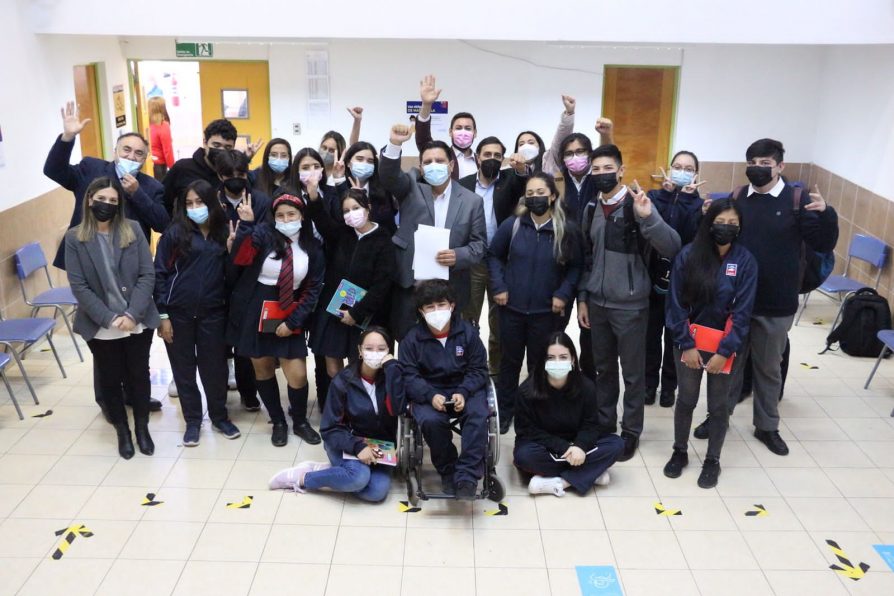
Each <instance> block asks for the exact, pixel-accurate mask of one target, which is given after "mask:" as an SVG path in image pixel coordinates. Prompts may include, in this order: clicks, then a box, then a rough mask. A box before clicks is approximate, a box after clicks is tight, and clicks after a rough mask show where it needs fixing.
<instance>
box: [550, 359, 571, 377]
mask: <svg viewBox="0 0 894 596" xmlns="http://www.w3.org/2000/svg"><path fill="white" fill-rule="evenodd" d="M543 368H544V369H545V370H546V374H548V375H549V376H550V377H551V378H553V379H557V380H561V379H564V378H565V377H567V376H568V373H570V372H571V361H569V360H547V361H546V365H545V366H544V367H543Z"/></svg>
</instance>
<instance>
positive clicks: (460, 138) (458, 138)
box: [453, 130, 475, 149]
mask: <svg viewBox="0 0 894 596" xmlns="http://www.w3.org/2000/svg"><path fill="white" fill-rule="evenodd" d="M474 136H475V135H473V134H472V133H471V132H470V131H468V130H454V131H453V144H454V145H456V146H457V147H459V148H460V149H468V148H469V145H471V144H472V139H473V138H474Z"/></svg>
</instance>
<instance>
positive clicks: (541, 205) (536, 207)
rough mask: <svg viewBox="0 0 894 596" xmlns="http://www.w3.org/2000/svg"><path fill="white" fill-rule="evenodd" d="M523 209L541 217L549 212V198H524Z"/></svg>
mask: <svg viewBox="0 0 894 596" xmlns="http://www.w3.org/2000/svg"><path fill="white" fill-rule="evenodd" d="M525 207H526V208H527V209H528V211H530V212H531V213H533V214H534V215H537V216H541V215H543V214H544V213H546V212H547V211H549V198H548V197H525Z"/></svg>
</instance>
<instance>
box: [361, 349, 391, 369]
mask: <svg viewBox="0 0 894 596" xmlns="http://www.w3.org/2000/svg"><path fill="white" fill-rule="evenodd" d="M386 355H387V354H386V353H385V352H373V351H372V350H363V363H364V364H365V365H366V366H368V367H370V368H372V369H374V370H378V369H380V368H382V360H384V359H385V356H386Z"/></svg>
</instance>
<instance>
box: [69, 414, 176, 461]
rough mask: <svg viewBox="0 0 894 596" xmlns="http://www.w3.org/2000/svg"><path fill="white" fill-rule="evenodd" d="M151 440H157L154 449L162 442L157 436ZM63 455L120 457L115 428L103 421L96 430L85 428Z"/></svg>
mask: <svg viewBox="0 0 894 596" xmlns="http://www.w3.org/2000/svg"><path fill="white" fill-rule="evenodd" d="M152 440H153V441H155V442H157V444H156V446H155V448H156V449H158V448H159V446H160V445H162V444H163V443H162V441H161V440H160V438H159V437H157V436H153V437H152ZM65 455H66V456H72V455H98V456H103V457H114V458H115V459H116V460H117V459H120V456H119V455H118V439H117V438H116V436H115V429H113V428H112V427H111V426H109V425H108V424H106V423H105V422H103V426H100V427H99V428H98V429H96V430H93V429H88V430H85V431H84V432H83V433H81V435H80V436H79V437H78V440H77V441H76V442H75V443H74V444H73V445H72V446H71V447H70V448H69V450H68V451H67V452H66V454H65Z"/></svg>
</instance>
